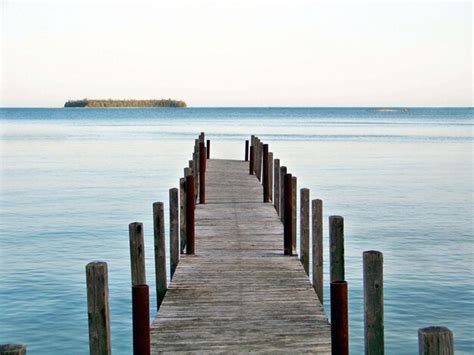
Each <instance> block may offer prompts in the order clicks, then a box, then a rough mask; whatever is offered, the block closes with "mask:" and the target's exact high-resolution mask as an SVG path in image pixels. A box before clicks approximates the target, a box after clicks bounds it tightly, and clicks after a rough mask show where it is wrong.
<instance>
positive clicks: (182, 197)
mask: <svg viewBox="0 0 474 355" xmlns="http://www.w3.org/2000/svg"><path fill="white" fill-rule="evenodd" d="M185 186H186V179H185V178H181V179H179V238H180V251H181V254H183V252H184V248H185V247H186V188H185Z"/></svg>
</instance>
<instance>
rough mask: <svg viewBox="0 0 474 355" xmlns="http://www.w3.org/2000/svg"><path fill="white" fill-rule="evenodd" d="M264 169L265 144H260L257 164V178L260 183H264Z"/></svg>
mask: <svg viewBox="0 0 474 355" xmlns="http://www.w3.org/2000/svg"><path fill="white" fill-rule="evenodd" d="M262 169H263V142H261V141H260V140H259V142H258V162H257V177H258V181H260V182H262Z"/></svg>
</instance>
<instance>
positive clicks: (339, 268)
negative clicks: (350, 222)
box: [329, 216, 345, 282]
mask: <svg viewBox="0 0 474 355" xmlns="http://www.w3.org/2000/svg"><path fill="white" fill-rule="evenodd" d="M329 264H330V274H331V282H333V281H344V279H345V276H344V218H342V217H341V216H331V217H329Z"/></svg>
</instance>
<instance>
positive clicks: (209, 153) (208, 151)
mask: <svg viewBox="0 0 474 355" xmlns="http://www.w3.org/2000/svg"><path fill="white" fill-rule="evenodd" d="M206 159H211V140H210V139H208V140H207V147H206Z"/></svg>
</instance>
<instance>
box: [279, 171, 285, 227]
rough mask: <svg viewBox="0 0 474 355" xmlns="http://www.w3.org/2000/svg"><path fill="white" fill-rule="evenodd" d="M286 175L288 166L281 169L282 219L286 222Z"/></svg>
mask: <svg viewBox="0 0 474 355" xmlns="http://www.w3.org/2000/svg"><path fill="white" fill-rule="evenodd" d="M285 175H286V166H281V167H280V219H281V222H282V223H284V222H285Z"/></svg>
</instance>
